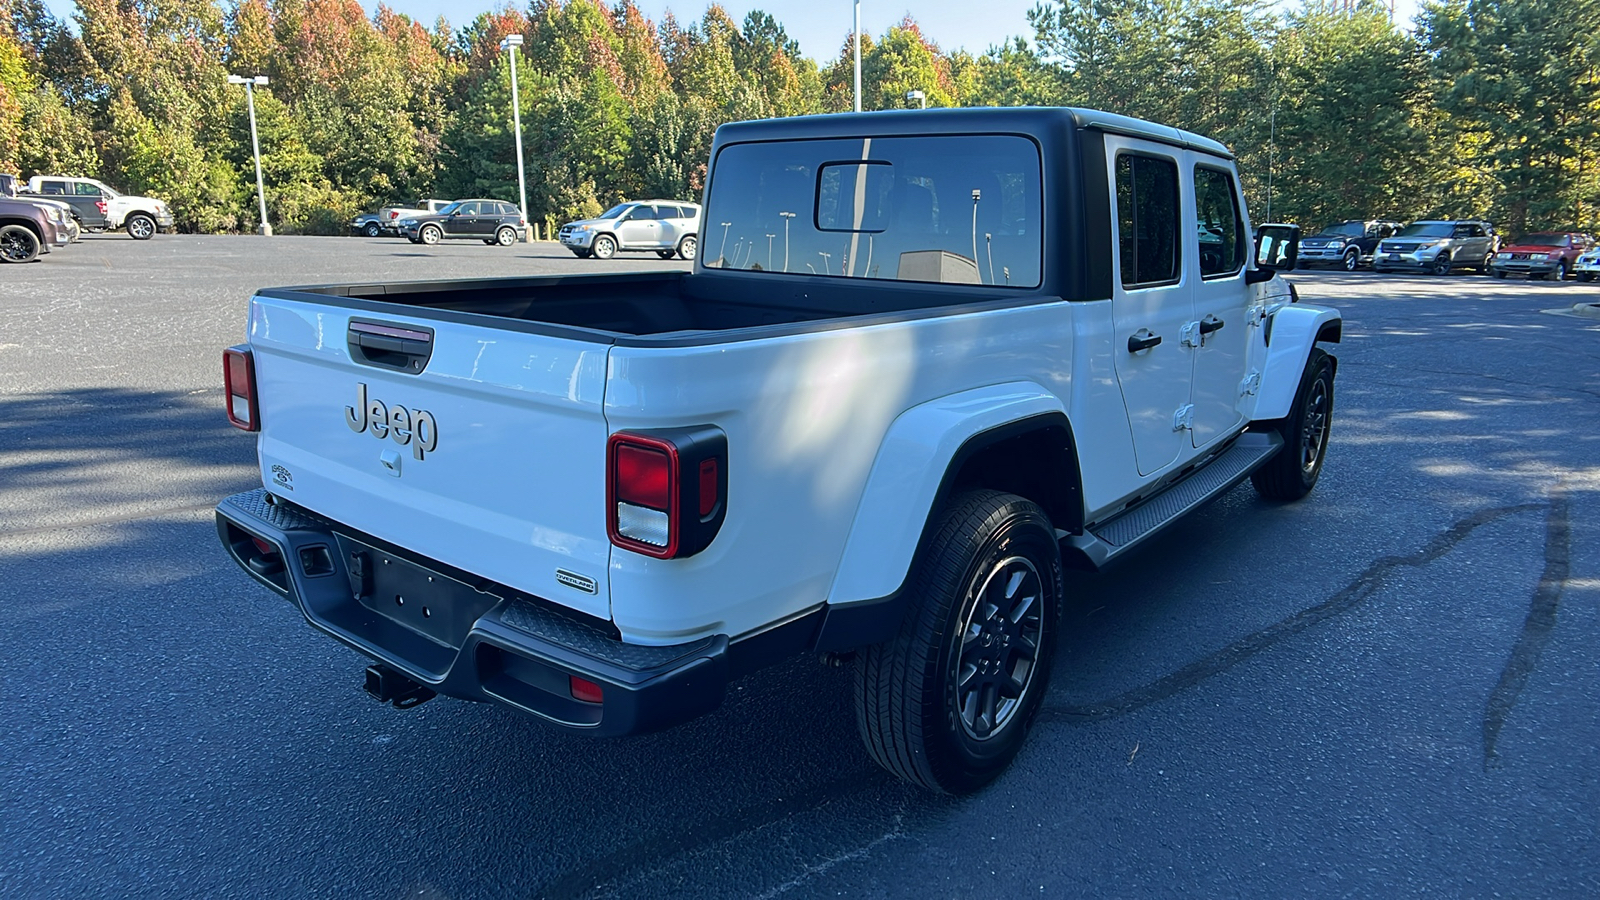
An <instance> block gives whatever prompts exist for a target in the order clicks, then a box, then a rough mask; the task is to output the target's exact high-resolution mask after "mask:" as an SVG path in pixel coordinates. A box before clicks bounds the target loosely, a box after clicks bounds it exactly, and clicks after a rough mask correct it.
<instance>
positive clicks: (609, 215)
mask: <svg viewBox="0 0 1600 900" xmlns="http://www.w3.org/2000/svg"><path fill="white" fill-rule="evenodd" d="M632 208H633V204H632V203H618V204H617V205H616V206H613V207H611V208H610V209H608V210H606V211H605V212H603V213H601V214H600V215H599V216H597V217H596V218H600V219H615V218H616V217H618V216H620V215H622V214H623V213H625V212H627V211H628V210H630V209H632Z"/></svg>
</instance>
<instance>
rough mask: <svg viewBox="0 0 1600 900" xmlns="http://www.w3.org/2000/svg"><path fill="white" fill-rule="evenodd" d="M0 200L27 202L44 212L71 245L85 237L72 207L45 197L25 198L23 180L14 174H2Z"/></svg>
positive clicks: (0, 174) (0, 177) (0, 178)
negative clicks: (64, 234) (63, 233)
mask: <svg viewBox="0 0 1600 900" xmlns="http://www.w3.org/2000/svg"><path fill="white" fill-rule="evenodd" d="M0 198H3V199H8V200H25V201H27V202H29V203H32V204H33V205H34V206H37V207H39V208H40V209H42V210H44V211H45V216H46V217H47V218H49V219H51V221H53V222H55V223H56V226H57V228H58V230H60V231H63V232H65V233H66V236H67V243H69V244H70V243H73V242H75V241H77V240H78V238H79V237H81V236H82V235H83V228H82V226H80V225H79V224H78V217H77V216H76V215H74V214H73V211H72V206H71V205H69V204H66V203H62V202H61V201H59V200H46V199H44V198H43V197H24V196H23V195H22V179H21V178H19V177H18V176H17V175H16V174H14V173H10V172H0ZM52 210H53V211H54V214H53V215H52Z"/></svg>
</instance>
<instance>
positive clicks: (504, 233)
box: [494, 225, 517, 247]
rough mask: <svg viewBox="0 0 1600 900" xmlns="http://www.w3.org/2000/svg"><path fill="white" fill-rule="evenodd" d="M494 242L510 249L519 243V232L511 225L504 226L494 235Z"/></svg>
mask: <svg viewBox="0 0 1600 900" xmlns="http://www.w3.org/2000/svg"><path fill="white" fill-rule="evenodd" d="M494 241H495V243H497V244H499V245H500V246H502V247H509V246H511V245H512V244H515V243H516V242H517V230H516V229H515V228H512V227H511V226H510V225H506V226H503V227H501V228H500V230H499V231H496V232H495V233H494Z"/></svg>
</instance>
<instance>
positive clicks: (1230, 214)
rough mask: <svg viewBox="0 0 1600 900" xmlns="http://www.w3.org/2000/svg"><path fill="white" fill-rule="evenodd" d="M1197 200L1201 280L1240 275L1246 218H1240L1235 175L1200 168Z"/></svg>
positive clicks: (1195, 172)
mask: <svg viewBox="0 0 1600 900" xmlns="http://www.w3.org/2000/svg"><path fill="white" fill-rule="evenodd" d="M1194 199H1195V211H1196V213H1197V214H1198V216H1199V221H1198V223H1197V226H1196V231H1198V232H1199V238H1200V275H1201V277H1203V278H1209V277H1211V276H1214V275H1232V274H1234V273H1236V272H1238V271H1239V270H1240V269H1242V268H1244V245H1245V240H1244V217H1243V216H1241V215H1239V194H1238V192H1237V191H1235V190H1234V187H1233V175H1232V173H1229V172H1225V171H1222V170H1221V169H1208V168H1203V167H1200V166H1196V167H1195V170H1194Z"/></svg>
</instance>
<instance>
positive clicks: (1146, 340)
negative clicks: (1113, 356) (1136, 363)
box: [1128, 328, 1161, 353]
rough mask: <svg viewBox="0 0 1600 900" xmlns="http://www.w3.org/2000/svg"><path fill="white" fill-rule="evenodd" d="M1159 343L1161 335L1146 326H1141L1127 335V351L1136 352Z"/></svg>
mask: <svg viewBox="0 0 1600 900" xmlns="http://www.w3.org/2000/svg"><path fill="white" fill-rule="evenodd" d="M1159 343H1161V335H1159V334H1154V333H1152V332H1151V331H1150V329H1148V328H1141V329H1139V330H1138V331H1135V332H1134V333H1133V334H1130V335H1128V352H1129V353H1138V352H1139V351H1140V350H1149V349H1150V348H1151V347H1154V346H1155V345H1157V344H1159Z"/></svg>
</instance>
